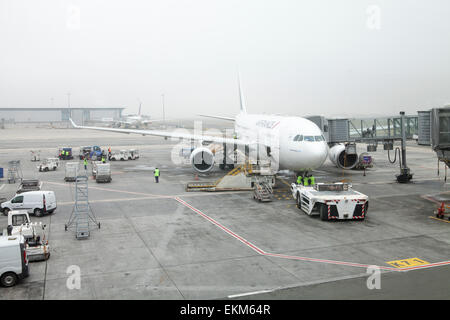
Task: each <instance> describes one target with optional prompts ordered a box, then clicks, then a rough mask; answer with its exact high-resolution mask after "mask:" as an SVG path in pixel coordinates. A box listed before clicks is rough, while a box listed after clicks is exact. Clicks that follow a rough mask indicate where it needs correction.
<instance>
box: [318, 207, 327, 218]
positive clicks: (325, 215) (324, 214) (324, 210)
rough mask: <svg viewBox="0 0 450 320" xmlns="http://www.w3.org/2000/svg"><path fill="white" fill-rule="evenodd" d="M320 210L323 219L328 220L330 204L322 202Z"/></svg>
mask: <svg viewBox="0 0 450 320" xmlns="http://www.w3.org/2000/svg"><path fill="white" fill-rule="evenodd" d="M319 212H320V219H321V220H322V221H328V206H327V205H325V204H321V205H320V209H319Z"/></svg>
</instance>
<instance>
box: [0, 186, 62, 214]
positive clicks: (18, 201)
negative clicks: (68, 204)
mask: <svg viewBox="0 0 450 320" xmlns="http://www.w3.org/2000/svg"><path fill="white" fill-rule="evenodd" d="M55 209H56V197H55V193H54V192H53V191H29V192H24V193H21V194H16V195H15V196H14V198H12V199H11V200H9V201H6V202H3V203H2V204H1V210H2V212H3V214H4V215H5V216H7V215H8V212H9V211H10V210H27V212H28V213H29V214H34V215H35V216H36V217H42V215H44V213H53V211H55Z"/></svg>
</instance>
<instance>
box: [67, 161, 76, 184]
mask: <svg viewBox="0 0 450 320" xmlns="http://www.w3.org/2000/svg"><path fill="white" fill-rule="evenodd" d="M79 168H80V164H79V163H78V162H67V163H66V168H65V176H64V181H75V180H76V179H77V175H78V171H79Z"/></svg>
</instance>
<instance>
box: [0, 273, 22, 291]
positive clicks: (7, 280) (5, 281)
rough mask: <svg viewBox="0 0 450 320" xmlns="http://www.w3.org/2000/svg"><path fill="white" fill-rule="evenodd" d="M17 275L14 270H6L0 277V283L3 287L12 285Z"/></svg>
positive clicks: (15, 281)
mask: <svg viewBox="0 0 450 320" xmlns="http://www.w3.org/2000/svg"><path fill="white" fill-rule="evenodd" d="M17 280H18V277H17V275H16V274H15V273H14V272H6V273H4V274H2V276H1V277H0V283H1V285H2V286H4V287H7V288H9V287H14V286H15V285H16V283H17Z"/></svg>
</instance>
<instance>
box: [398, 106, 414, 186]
mask: <svg viewBox="0 0 450 320" xmlns="http://www.w3.org/2000/svg"><path fill="white" fill-rule="evenodd" d="M400 116H401V118H400V124H401V134H402V140H401V142H402V144H401V147H402V150H401V162H400V174H399V175H397V182H399V183H407V182H409V181H411V179H412V174H411V173H410V169H409V168H408V166H407V165H406V130H405V120H406V119H405V112H404V111H401V112H400Z"/></svg>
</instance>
